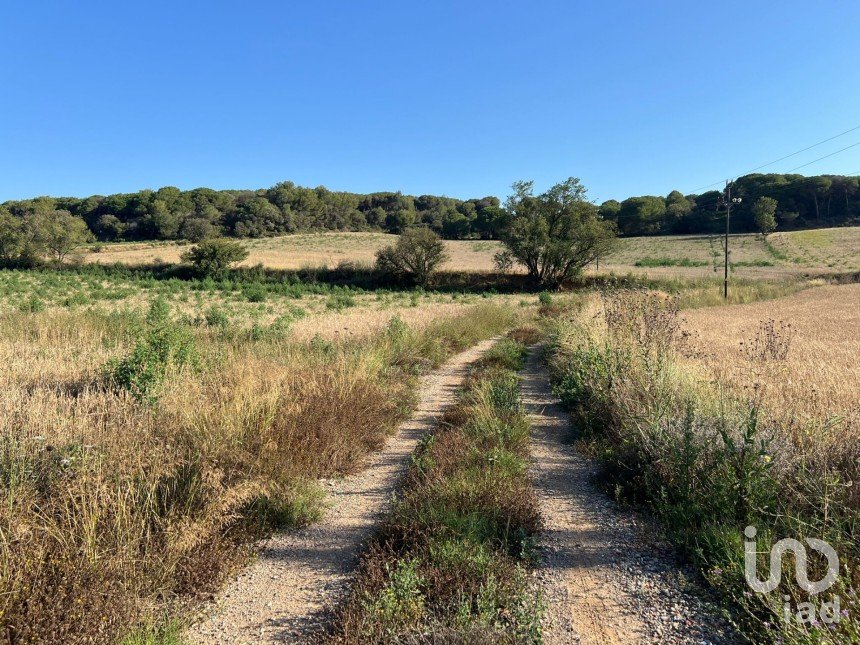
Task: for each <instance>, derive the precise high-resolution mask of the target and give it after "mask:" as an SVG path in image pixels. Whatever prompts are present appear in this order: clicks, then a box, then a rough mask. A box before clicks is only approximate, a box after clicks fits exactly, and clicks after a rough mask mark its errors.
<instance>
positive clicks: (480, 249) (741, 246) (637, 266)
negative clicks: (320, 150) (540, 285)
mask: <svg viewBox="0 0 860 645" xmlns="http://www.w3.org/2000/svg"><path fill="white" fill-rule="evenodd" d="M395 239H396V236H394V235H390V234H387V233H337V232H328V233H304V234H296V235H287V236H282V237H272V238H263V239H253V240H247V244H248V247H249V249H250V252H251V253H250V256H249V257H248V259H247V260H246V261H245V262H244V264H245V265H246V266H253V265H256V264H263V265H264V266H267V267H272V268H279V269H303V268H317V267H329V268H334V267H336V266H337V265H338V264H340V263H341V262H355V263H360V264H361V263H364V264H372V263H373V261H374V258H375V254H376V251H377V250H378V249H379V248H381V247H383V246H385V245H387V244H391V243H392V242H393V241H394V240H395ZM731 244H732V246H731V248H732V259H731V261H732V263H733V274H734V275H735V276H738V277H746V278H782V277H786V276H792V275H796V274H798V273H810V272H811V273H823V272H828V271H852V270H858V269H860V258H858V253H857V250H858V249H860V228H834V229H821V230H816V231H795V232H789V233H774V234H772V235H771V236H770V237H769V238H768V241H767V242H765V241H764V240H762V238H761V237H760V236H758V235H752V234H743V235H734V236H732V243H731ZM446 245H447V247H448V252H449V254H450V256H451V259H450V261H449V262H448V263H447V264H446V265H445V266H444V267H443V270H449V271H490V270H492V269H493V254H494V253H495V252H496V251H497V250H498V249H499V248H500V245H499V243H498V242H496V241H489V240H449V241H447V242H446ZM185 248H187V245H183V244H178V243H176V242H129V243H125V242H124V243H119V244H105V245H103V248H102V250H101V251H100V252H98V253H94V252H88V253H87V254H86V256H85V259H86V261H87V262H96V263H103V264H111V263H114V262H122V263H127V264H146V263H150V262H154V261H156V260H160V261H164V262H171V263H173V262H178V261H179V256H180V254H181V253H182V251H183V250H184V249H185ZM722 257H723V256H722V247H721V245H720V240H719V238H718V237H714V236H705V235H675V236H656V237H639V238H624V239H621V240H620V242H619V248H618V250H617V251H616V252H615V253H613V254H612V255H611V256H609V257H607V258H605V259H603V260H601V262H600V273H607V272H610V271H614V272H615V273H619V274H626V273H628V272H633V273H637V274H643V273H647V274H648V275H649V276H652V277H655V278H663V277H672V278H674V277H681V278H707V277H713V276H714V275H722V268H721V263H722ZM667 261H668V263H669V264H672V263H674V265H671V266H660V265H661V264H666V263H667ZM715 265H716V266H717V267H719V268H718V270H717V271H715V269H714V266H715ZM594 270H595V268H594V267H592V268H590V269H589V271H590V272H594Z"/></svg>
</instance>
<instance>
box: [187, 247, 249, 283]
mask: <svg viewBox="0 0 860 645" xmlns="http://www.w3.org/2000/svg"><path fill="white" fill-rule="evenodd" d="M181 257H182V261H183V262H188V263H190V264H191V266H192V267H193V268H194V270H195V271H196V272H197V274H198V275H199V276H201V277H206V278H218V277H221V276H223V275H224V274H225V273H226V272H227V269H229V268H230V267H231V266H232V265H234V264H236V263H237V262H241V261H242V260H244V259H245V258H247V257H248V249H247V248H246V247H245V245H243V244H242V243H241V242H236V241H233V240H226V239H222V238H215V239H208V240H202V241H201V242H199V243H198V244H197V245H196V246H193V247H192V248H191V249H190V250H188V251H185V252H184V253H183V254H182V256H181Z"/></svg>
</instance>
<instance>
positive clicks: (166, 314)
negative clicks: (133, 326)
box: [105, 299, 197, 402]
mask: <svg viewBox="0 0 860 645" xmlns="http://www.w3.org/2000/svg"><path fill="white" fill-rule="evenodd" d="M196 357H197V353H196V347H195V343H194V336H193V334H192V332H191V330H190V329H189V328H188V327H187V326H186V325H181V324H177V323H173V322H171V321H170V310H169V308H168V307H167V304H166V302H165V301H164V300H161V299H159V300H156V301H155V302H153V303H152V306H151V307H150V309H149V313H148V314H147V316H146V327H145V328H144V329H143V330H141V332H140V333H139V335H138V338H137V340H136V342H135V344H134V346H133V347H132V350H131V352H130V353H129V354H127V355H126V356H124V357H123V358H118V359H112V360H110V361H108V362H107V364H106V365H105V373H106V376H107V379H108V381H109V382H110V383H112V384H113V385H114V386H115V387H118V388H120V389H123V390H126V391H128V392H130V393H131V395H132V396H133V397H134V398H135V399H137V400H139V401H148V402H154V401H155V400H156V398H157V390H158V387H159V386H160V385H161V383H162V382H163V380H164V378H165V376H166V375H167V374H168V372H169V371H170V370H171V369H178V368H182V367H185V366H187V365H191V364H193V363H195V362H196Z"/></svg>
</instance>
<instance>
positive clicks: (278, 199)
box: [0, 181, 501, 242]
mask: <svg viewBox="0 0 860 645" xmlns="http://www.w3.org/2000/svg"><path fill="white" fill-rule="evenodd" d="M500 211H501V209H500V208H499V200H498V198H496V197H484V198H481V199H467V200H461V199H454V198H451V197H439V196H435V195H421V196H419V197H413V196H410V195H404V194H402V193H399V192H383V193H372V194H368V195H362V194H357V193H348V192H337V191H331V190H328V189H327V188H324V187H322V186H320V187H317V188H304V187H302V186H297V185H296V184H294V183H292V182H289V181H287V182H281V183H279V184H276V185H275V186H272V187H271V188H268V189H262V190H256V191H241V190H212V189H210V188H196V189H194V190H186V191H183V190H179V189H178V188H174V187H172V186H167V187H164V188H160V189H158V190H141V191H139V192H136V193H123V194H115V195H108V196H106V197H105V196H101V195H94V196H92V197H87V198H83V199H80V198H70V197H38V198H36V199H29V200H22V201H9V202H5V203H4V204H0V216H3V215H6V216H12V217H16V218H18V219H20V220H26V219H27V218H31V217H33V216H34V215H36V214H45V213H52V212H62V213H68V214H70V215H72V216H74V217H77V218H80V219H82V220H83V221H84V222H85V223H86V226H87V227H88V228H89V230H90V232H91V233H92V235H93V236H94V237H95V238H96V239H98V240H101V241H114V240H176V239H184V240H189V241H192V242H197V241H200V240H202V239H205V238H208V237H219V236H229V237H265V236H270V235H281V234H284V233H294V232H298V231H313V230H341V231H385V232H389V233H400V232H402V231H403V230H405V229H406V228H409V227H410V226H416V225H418V226H426V227H428V228H430V229H431V230H433V231H435V232H437V233H438V234H439V235H442V236H443V237H445V238H448V239H466V238H472V239H481V238H492V237H493V236H494V231H495V230H496V228H497V227H496V219H497V218H498V217H499V215H500Z"/></svg>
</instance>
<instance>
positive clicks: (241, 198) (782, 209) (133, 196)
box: [0, 174, 860, 263]
mask: <svg viewBox="0 0 860 645" xmlns="http://www.w3.org/2000/svg"><path fill="white" fill-rule="evenodd" d="M732 191H733V192H732V194H733V195H734V196H738V197H741V198H742V200H743V201H742V202H741V203H740V204H739V205H737V206H735V207H733V209H732V230H733V231H735V232H750V231H762V232H768V231H769V230H772V229H774V228H776V229H777V230H790V229H794V228H807V227H818V226H839V225H846V224H860V177H846V176H840V175H822V176H816V177H804V176H803V175H780V174H751V175H746V176H744V177H741V178H739V179H737V180H735V182H734V184H733V189H732ZM722 197H723V192H722V191H721V190H712V191H708V192H705V193H702V194H699V195H694V194H691V195H684V194H682V193H681V192H679V191H672V192H671V193H669V195H667V196H666V197H660V196H653V195H644V196H639V197H630V198H629V199H625V200H624V201H621V202H619V201H617V200H608V201H605V202H603V203H602V204H601V205H600V206H599V207H598V206H594V208H595V211H596V213H597V215H598V217H599V218H600V219H602V220H603V221H606V222H609V223H611V224H613V225H614V226H615V229H616V230H617V232H618V234H619V235H626V236H635V235H656V234H673V233H713V232H718V231H721V230H723V227H724V219H723V218H724V214H723V213H724V211H723V210H722V208H723V205H722ZM577 203H579V204H583V203H585V200H584V199H582V198H581V196H578V199H577ZM505 206H506V208H503V207H502V206H501V204H500V201H499V199H498V198H497V197H483V198H479V199H466V200H461V199H455V198H451V197H440V196H435V195H421V196H418V197H413V196H411V195H404V194H402V193H400V192H381V193H371V194H367V195H362V194H358V193H348V192H337V191H331V190H328V189H326V188H324V187H321V186H320V187H317V188H305V187H301V186H297V185H296V184H294V183H292V182H281V183H278V184H276V185H274V186H272V187H271V188H267V189H261V190H256V191H241V190H212V189H209V188H196V189H194V190H187V191H183V190H179V189H178V188H174V187H171V186H168V187H164V188H160V189H158V190H142V191H139V192H136V193H121V194H115V195H108V196H101V195H94V196H91V197H86V198H73V197H38V198H35V199H29V200H21V201H8V202H5V203H3V204H0V261H4V262H6V263H8V262H9V261H10V260H15V259H27V258H34V257H44V256H46V255H47V256H49V257H53V258H54V259H57V260H62V259H63V258H64V257H65V256H66V255H67V254H68V253H69V252H70V249H71V248H74V247H75V246H79V245H80V244H81V243H82V241H86V240H88V239H95V240H100V241H114V240H177V239H183V240H188V241H191V242H199V241H201V240H204V239H207V238H216V237H222V236H227V237H237V238H243V237H265V236H270V235H280V234H285V233H294V232H299V231H313V230H342V231H384V232H389V233H402V232H403V231H404V230H406V229H408V228H410V227H414V226H422V227H426V228H428V229H430V230H431V231H433V232H434V233H436V234H438V235H440V236H441V237H443V238H446V239H500V238H502V237H503V235H504V231H505V226H506V222H507V221H508V219H507V218H508V215H509V211H510V207H511V204H506V205H505ZM580 207H581V208H582V207H583V206H580ZM762 222H765V225H764V227H763V226H762Z"/></svg>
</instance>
